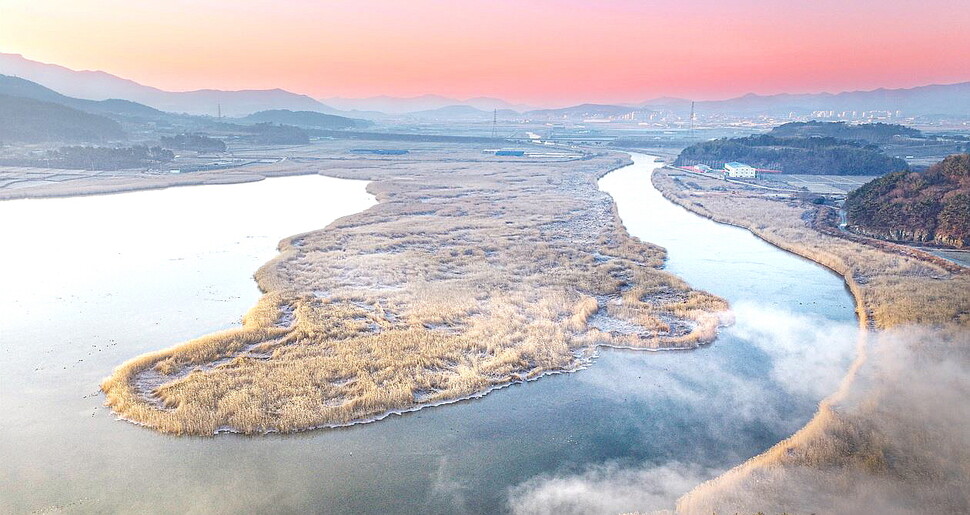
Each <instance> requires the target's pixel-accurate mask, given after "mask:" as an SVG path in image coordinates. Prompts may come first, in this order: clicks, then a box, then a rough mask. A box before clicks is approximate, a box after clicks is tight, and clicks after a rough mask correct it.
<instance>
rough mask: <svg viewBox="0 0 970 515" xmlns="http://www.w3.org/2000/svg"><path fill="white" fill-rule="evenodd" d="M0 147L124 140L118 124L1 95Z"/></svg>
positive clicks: (56, 107) (33, 100) (33, 101)
mask: <svg viewBox="0 0 970 515" xmlns="http://www.w3.org/2000/svg"><path fill="white" fill-rule="evenodd" d="M0 120H2V121H3V123H0V143H2V142H4V141H11V142H20V143H38V142H44V141H50V140H59V141H65V142H86V143H103V142H105V141H111V140H121V139H124V138H125V133H124V131H122V129H121V125H119V124H118V122H116V121H114V120H112V119H110V118H107V117H104V116H101V115H97V114H92V113H88V112H84V111H81V110H79V109H75V108H72V107H68V106H65V105H61V104H58V103H54V102H44V101H41V100H36V99H32V98H25V97H19V96H9V95H4V94H0Z"/></svg>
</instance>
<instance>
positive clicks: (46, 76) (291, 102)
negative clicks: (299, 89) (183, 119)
mask: <svg viewBox="0 0 970 515" xmlns="http://www.w3.org/2000/svg"><path fill="white" fill-rule="evenodd" d="M0 73H2V74H4V75H13V76H17V77H21V78H24V79H27V80H30V81H33V82H36V83H38V84H41V85H43V86H46V87H48V88H51V89H53V90H56V91H59V92H61V93H63V94H64V95H67V96H71V97H77V98H81V99H87V100H106V99H113V98H123V99H126V100H131V101H133V102H138V103H141V104H145V105H147V106H151V107H153V108H155V109H159V110H162V111H168V112H172V113H186V114H194V115H209V116H216V115H217V114H219V110H220V107H221V110H222V114H223V115H224V116H246V115H249V114H252V113H255V112H257V111H264V110H268V109H290V110H294V111H319V112H326V111H333V109H330V108H328V107H327V106H325V105H323V104H321V103H320V102H317V101H316V100H314V99H312V98H310V97H308V96H306V95H298V94H296V93H290V92H289V91H285V90H282V89H269V90H244V91H219V90H213V89H200V90H197V91H186V92H173V91H163V90H161V89H158V88H153V87H151V86H144V85H142V84H139V83H137V82H134V81H131V80H128V79H123V78H121V77H116V76H114V75H111V74H109V73H105V72H101V71H75V70H71V69H69V68H65V67H63V66H58V65H56V64H46V63H40V62H37V61H31V60H29V59H26V58H24V57H23V56H21V55H17V54H3V53H0Z"/></svg>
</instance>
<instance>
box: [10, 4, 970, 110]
mask: <svg viewBox="0 0 970 515" xmlns="http://www.w3.org/2000/svg"><path fill="white" fill-rule="evenodd" d="M968 26H970V8H967V4H966V0H880V1H876V0H814V1H806V0H799V1H794V0H667V1H665V2H656V1H652V0H640V1H635V0H598V1H578V0H515V1H512V0H322V1H321V0H318V1H309V0H289V1H269V0H251V1H245V2H244V1H238V0H237V1H229V0H167V1H164V2H158V1H147V0H70V1H63V0H0V52H6V53H19V54H23V55H24V56H25V57H27V58H29V59H33V60H37V61H42V62H49V63H56V64H60V65H63V66H67V67H68V68H73V69H90V70H103V71H107V72H109V73H112V74H115V75H118V76H122V77H125V78H129V79H132V80H135V81H137V82H140V83H143V84H147V85H151V86H155V87H159V88H162V89H167V90H174V91H184V90H192V89H200V88H218V89H266V88H276V87H279V88H283V89H287V90H290V91H294V92H298V93H304V94H308V95H311V96H314V97H316V98H326V97H334V96H339V97H352V98H360V97H369V96H375V95H391V96H417V95H422V94H440V95H446V96H451V97H457V98H462V99H465V98H469V97H476V96H492V97H499V98H503V99H506V100H509V101H512V102H523V103H529V104H534V105H562V104H568V103H578V102H638V101H643V100H647V99H651V98H655V97H658V96H677V97H684V98H692V99H697V100H703V99H721V98H729V97H733V96H738V95H742V94H746V93H758V94H773V93H786V92H787V93H808V92H820V91H829V92H838V91H846V90H859V89H875V88H879V87H889V88H898V87H912V86H918V85H924V84H931V83H953V82H962V81H967V80H970V31H968V30H966V27H968Z"/></svg>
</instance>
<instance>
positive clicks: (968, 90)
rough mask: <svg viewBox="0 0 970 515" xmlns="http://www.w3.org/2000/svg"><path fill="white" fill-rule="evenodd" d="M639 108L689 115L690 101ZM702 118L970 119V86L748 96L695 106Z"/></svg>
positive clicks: (670, 100)
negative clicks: (848, 114) (859, 115)
mask: <svg viewBox="0 0 970 515" xmlns="http://www.w3.org/2000/svg"><path fill="white" fill-rule="evenodd" d="M639 107H642V108H648V109H659V110H677V111H688V110H689V109H690V100H686V99H680V98H669V97H666V98H659V99H655V100H650V101H647V102H644V103H643V104H640V106H639ZM694 109H695V112H696V113H698V115H705V114H722V115H736V116H754V115H773V116H786V115H788V114H789V113H794V114H796V115H799V116H807V115H810V114H811V113H812V112H814V111H835V112H837V113H838V112H844V111H900V114H901V115H903V116H936V115H941V116H970V82H961V83H957V84H934V85H929V86H918V87H915V88H904V89H876V90H872V91H847V92H844V93H835V94H833V93H814V94H801V95H792V94H787V93H784V94H779V95H755V94H748V95H744V96H742V97H737V98H732V99H728V100H714V101H699V102H696V103H695V106H694Z"/></svg>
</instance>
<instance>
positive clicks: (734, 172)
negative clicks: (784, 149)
mask: <svg viewBox="0 0 970 515" xmlns="http://www.w3.org/2000/svg"><path fill="white" fill-rule="evenodd" d="M687 168H688V169H691V170H693V171H695V172H700V173H708V174H718V173H720V174H723V175H724V177H731V178H737V179H755V178H757V177H758V172H759V171H760V172H768V173H776V171H775V170H758V169H757V168H755V167H753V166H751V165H746V164H744V163H739V162H737V161H731V162H730V163H724V168H723V169H720V170H715V169H714V168H711V167H710V166H707V165H703V164H701V165H694V166H688V167H687Z"/></svg>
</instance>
